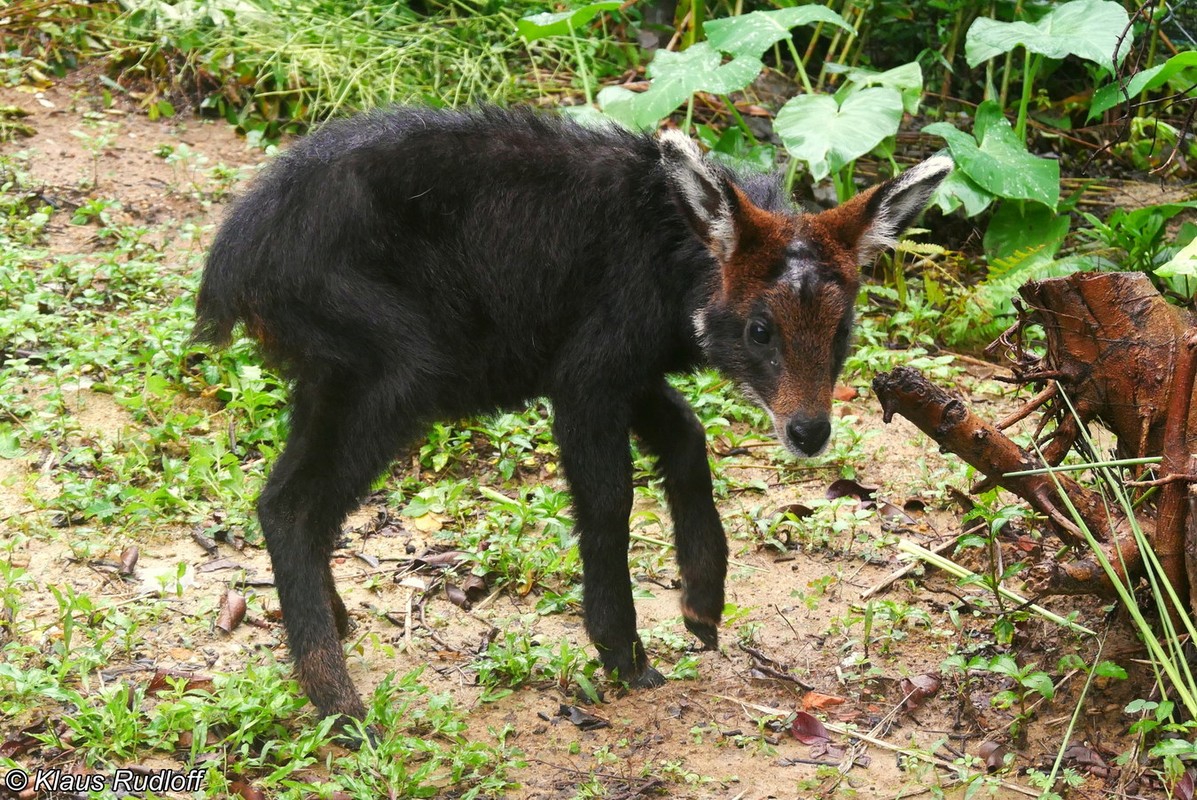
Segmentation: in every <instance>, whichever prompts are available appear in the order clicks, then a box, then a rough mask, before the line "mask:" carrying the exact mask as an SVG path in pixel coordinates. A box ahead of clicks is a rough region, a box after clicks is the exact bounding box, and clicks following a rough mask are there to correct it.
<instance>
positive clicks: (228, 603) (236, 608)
mask: <svg viewBox="0 0 1197 800" xmlns="http://www.w3.org/2000/svg"><path fill="white" fill-rule="evenodd" d="M244 619H245V598H244V597H242V596H241V594H240V593H238V592H234V591H233V590H232V589H230V590H228V591H227V592H225V593H224V598H223V599H222V600H221V602H220V614H219V615H217V617H216V627H217V628H218V629H219V630H222V631H224V632H225V633H232V632H233V629H234V628H236V627H237V626H238V625H240V624H241V621H242V620H244Z"/></svg>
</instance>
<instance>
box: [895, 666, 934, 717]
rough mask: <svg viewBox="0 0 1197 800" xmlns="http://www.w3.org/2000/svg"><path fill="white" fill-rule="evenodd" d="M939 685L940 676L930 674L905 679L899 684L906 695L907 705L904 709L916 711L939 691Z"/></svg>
mask: <svg viewBox="0 0 1197 800" xmlns="http://www.w3.org/2000/svg"><path fill="white" fill-rule="evenodd" d="M939 684H940V681H939V676H937V675H931V674H929V673H925V674H923V675H915V676H913V677H910V678H903V679H902V682H901V683H900V684H899V688H900V689H901V691H902V694H904V695H906V704H905V705H904V706H903V708H905V709H906V710H907V711H914V710H915V709H916V708H918V707H919V706H921V705H922V704H923V703H925V702H927V698H929V697H932V696H933V695H934V694H935V693H936V692H938V691H939Z"/></svg>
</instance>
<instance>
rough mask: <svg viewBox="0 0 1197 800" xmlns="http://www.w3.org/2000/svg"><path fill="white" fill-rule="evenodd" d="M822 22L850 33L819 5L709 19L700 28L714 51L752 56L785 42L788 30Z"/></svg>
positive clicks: (837, 16)
mask: <svg viewBox="0 0 1197 800" xmlns="http://www.w3.org/2000/svg"><path fill="white" fill-rule="evenodd" d="M817 22H826V23H829V24H831V25H836V26H838V27H840V28H843V29H844V30H846V31H848V32H850V33H851V32H854V31H853V28H852V26H851V25H849V24H848V23H847V21H846V20H845V19H844V18H843V17H841V16H840V15H839V14H837V13H835V12H834V11H832V10H831V9H830V8H825V7H824V6H821V5H805V6H796V7H795V8H782V9H778V10H777V11H753V12H751V13H748V14H741V15H740V16H738V17H727V18H726V19H712V20H709V21H708V22H706V23H705V24H704V25H703V26H702V29H703V32H704V33H706V35H707V41H708V42H710V43H711V45H712V46H714V47H715V48H716V49H718V50H722V51H723V52H724V53H732V54H734V55H742V56H754V57H756V58H759V57H760V56H761V54H762V53H764V52H765V51H766V50H768V49H769V48H770V47H772V46H773V45H774V44H775V43H777V42H780V41H781V40H782V39H786V38H788V37H789V35H790V29H791V28H796V27H798V26H799V25H812V24H814V23H817Z"/></svg>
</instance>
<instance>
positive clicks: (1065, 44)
mask: <svg viewBox="0 0 1197 800" xmlns="http://www.w3.org/2000/svg"><path fill="white" fill-rule="evenodd" d="M1129 24H1130V18H1129V16H1128V15H1127V13H1126V9H1124V8H1123V7H1122V4H1121V3H1116V2H1112V0H1072V2H1068V3H1063V4H1061V5H1058V6H1056V7H1054V8H1052V9H1050V10H1049V11H1048V12H1047V13H1046V14H1044V15H1043V17H1041V18H1040V19H1039V20H1037V21H1035V22H1024V21H1022V20H1016V21H1014V22H1002V21H999V20H995V19H989V18H986V17H980V18H978V19H977V20H976V21H975V22H973V24H972V26H971V27H970V28H969V29H968V34H967V35H966V36H965V42H964V52H965V57H966V58H967V60H968V65H969V66H970V67H976V66H977V65H979V64H981V63H984V62H986V61H989V60H990V59H993V58H996V57H998V56H1001V55H1006V54H1007V53H1010V52H1012V51H1013V50H1014V49H1016V48H1018V47H1021V48H1022V49H1023V73H1022V95H1021V97H1020V99H1019V103H1018V116H1017V121H1016V123H1015V125H1014V136H1015V138H1016V139H1017V140H1018V141H1026V134H1027V109H1028V108H1029V106H1030V102H1031V98H1032V97H1033V96H1034V86H1035V77H1036V75H1038V73H1039V71H1040V69H1041V68H1042V66H1043V62H1044V59H1047V58H1053V59H1057V58H1065V57H1066V56H1076V57H1079V58H1082V59H1085V60H1087V61H1090V62H1092V63H1094V64H1096V65H1097V66H1098V68H1099V69H1101V70H1104V71H1105V72H1107V73H1108V74H1111V75H1113V74H1114V72H1115V71H1116V70H1117V68H1118V65H1119V64H1121V63H1122V60H1123V59H1124V58H1126V54H1127V53H1129V52H1130V49H1131V45H1132V36H1131V35H1130V33H1129V30H1128V28H1129ZM1007 77H1008V76H1007Z"/></svg>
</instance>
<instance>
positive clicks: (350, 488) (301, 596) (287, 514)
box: [258, 378, 411, 719]
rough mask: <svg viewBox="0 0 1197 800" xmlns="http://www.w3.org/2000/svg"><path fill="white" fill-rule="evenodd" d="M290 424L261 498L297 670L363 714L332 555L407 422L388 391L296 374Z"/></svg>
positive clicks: (334, 709)
mask: <svg viewBox="0 0 1197 800" xmlns="http://www.w3.org/2000/svg"><path fill="white" fill-rule="evenodd" d="M291 424H292V430H291V435H290V438H289V439H288V442H287V447H286V449H285V450H284V451H283V454H282V455H281V456H280V457H279V459H278V462H277V463H276V464H275V467H274V470H273V472H272V473H271V475H270V478H269V480H268V481H267V483H266V488H265V489H264V490H263V492H262V496H261V498H260V499H259V501H258V518H259V520H260V521H261V524H262V533H263V535H264V536H265V537H266V547H267V549H268V550H269V552H270V561H271V563H272V564H273V566H274V582H275V586H276V587H277V588H278V595H279V604H280V605H281V606H282V610H283V623H284V625H285V626H286V629H287V639H288V642H289V644H290V647H291V655H292V659H293V661H294V663H295V671H296V675H297V676H298V678H299V682H300V684H301V685H302V686H303V689H304V691H305V692H306V693H307V695H308V698H309V699H310V700H311V701H312V703H313V704H314V705H315V706H316V708H317V709H318V710H319V711H320V713H321V714H324V715H347V716H350V717H354V718H358V719H360V718H362V717H364V716H365V707H364V706H363V705H362V702H361V699H360V698H359V697H358V694H357V691H356V690H355V689H354V687H353V682H352V681H351V680H350V679H349V672H348V670H347V669H346V666H345V658H344V654H343V653H342V651H341V645H340V641H339V637H340V636H341V635H344V634H345V633H347V632H348V628H349V617H348V614H347V613H346V611H345V605H344V603H343V602H341V599H340V597H339V596H338V595H337V593H336V589H335V588H334V585H333V577H332V571H331V569H330V567H329V557H330V556H331V554H332V550H333V547H334V545H335V543H336V538H337V535H338V533H339V532H340V526H341V522H342V521H343V520H344V518H345V515H346V514H347V513H348V512H349V511H350V510H352V509H353V508H354V507H355V506H356V505H357V503H358V502H359V499H360V498H361V497H362V496H363V495H364V494H365V493H366V492H367V491H368V490H369V488H370V482H371V481H372V480H373V479H374V478H375V477H376V476H377V475H378V474H379V473H380V472H382V470H383V469H384V468H385V467H386V465H387V464H388V463H389V462H390V460H391V459H392V457H393V456H394V453H395V451H396V449H397V448H398V446H399V445H400V443H401V442H402V440H403V439H404V438H405V437H406V435H407V434H408V433H409V432H410V428H411V423H410V422H408V421H406V420H404V419H403V418H402V417H401V414H400V408H399V405H398V403H397V402H396V400H395V397H394V396H393V394H391V393H389V392H387V391H385V390H383V389H382V388H381V387H378V386H369V385H365V386H363V385H361V384H360V383H356V382H353V381H350V380H342V379H339V378H336V379H334V378H328V379H325V380H322V381H321V382H318V383H313V382H302V381H301V382H300V383H299V385H297V386H296V387H295V391H294V393H293V401H292V421H291Z"/></svg>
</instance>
